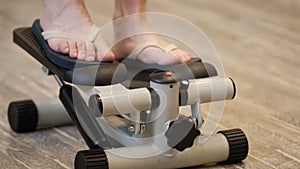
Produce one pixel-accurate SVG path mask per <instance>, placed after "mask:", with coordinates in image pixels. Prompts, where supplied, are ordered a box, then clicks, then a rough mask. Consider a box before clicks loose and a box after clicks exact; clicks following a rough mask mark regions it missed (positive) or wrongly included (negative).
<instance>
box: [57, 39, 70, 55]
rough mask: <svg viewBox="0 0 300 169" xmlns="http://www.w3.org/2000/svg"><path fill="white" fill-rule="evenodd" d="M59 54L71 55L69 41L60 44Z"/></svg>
mask: <svg viewBox="0 0 300 169" xmlns="http://www.w3.org/2000/svg"><path fill="white" fill-rule="evenodd" d="M59 52H61V53H63V54H69V52H70V48H69V45H68V42H67V41H61V42H60V43H59Z"/></svg>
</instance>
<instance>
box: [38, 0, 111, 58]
mask: <svg viewBox="0 0 300 169" xmlns="http://www.w3.org/2000/svg"><path fill="white" fill-rule="evenodd" d="M43 3H44V8H45V9H44V12H43V14H42V16H41V18H40V23H41V27H42V28H43V30H44V31H59V32H66V33H69V34H75V35H76V34H81V35H84V36H87V35H88V34H89V32H90V29H91V28H92V26H93V22H92V20H91V17H90V15H89V13H88V10H87V9H86V7H85V4H84V2H83V1H82V0H64V1H61V0H44V1H43ZM48 44H49V46H50V48H51V49H53V50H54V51H57V52H60V53H64V54H69V56H70V57H72V58H77V59H79V60H85V61H96V60H97V61H111V60H114V59H115V56H114V54H113V53H112V52H111V51H110V50H109V48H108V46H107V44H106V42H105V41H104V39H103V38H102V36H101V34H100V33H98V34H97V36H96V38H95V40H94V41H93V42H85V41H83V40H76V39H59V38H52V39H49V40H48Z"/></svg>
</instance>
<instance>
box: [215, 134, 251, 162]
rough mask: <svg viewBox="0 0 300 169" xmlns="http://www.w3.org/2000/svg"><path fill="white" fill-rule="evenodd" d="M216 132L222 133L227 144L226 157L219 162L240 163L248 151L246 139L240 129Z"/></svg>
mask: <svg viewBox="0 0 300 169" xmlns="http://www.w3.org/2000/svg"><path fill="white" fill-rule="evenodd" d="M218 133H221V134H223V135H224V136H225V137H226V139H227V141H228V144H229V156H228V159H227V160H226V161H223V162H220V164H234V163H240V162H241V161H242V160H244V159H245V158H246V157H247V155H248V151H249V145H248V140H247V137H246V135H245V133H244V132H243V131H242V130H241V129H230V130H223V131H219V132H218Z"/></svg>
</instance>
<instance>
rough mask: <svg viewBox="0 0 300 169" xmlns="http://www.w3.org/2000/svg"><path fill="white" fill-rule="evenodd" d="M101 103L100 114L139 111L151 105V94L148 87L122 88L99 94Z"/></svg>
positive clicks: (107, 114)
mask: <svg viewBox="0 0 300 169" xmlns="http://www.w3.org/2000/svg"><path fill="white" fill-rule="evenodd" d="M100 97H101V101H102V104H103V112H102V116H104V117H105V116H112V115H118V114H127V113H139V112H141V111H146V110H149V109H150V107H151V95H150V92H149V91H148V89H146V88H139V89H132V90H128V89H126V90H125V89H124V90H119V91H116V90H114V91H111V92H105V93H101V94H100Z"/></svg>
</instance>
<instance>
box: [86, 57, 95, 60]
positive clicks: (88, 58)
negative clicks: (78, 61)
mask: <svg viewBox="0 0 300 169" xmlns="http://www.w3.org/2000/svg"><path fill="white" fill-rule="evenodd" d="M86 61H95V57H94V56H88V57H87V58H86Z"/></svg>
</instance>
